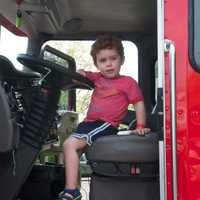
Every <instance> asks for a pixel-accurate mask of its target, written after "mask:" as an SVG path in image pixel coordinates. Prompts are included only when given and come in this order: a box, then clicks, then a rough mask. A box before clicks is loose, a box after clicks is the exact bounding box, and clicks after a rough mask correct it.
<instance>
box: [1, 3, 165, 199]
mask: <svg viewBox="0 0 200 200" xmlns="http://www.w3.org/2000/svg"><path fill="white" fill-rule="evenodd" d="M0 25H1V26H3V27H5V28H6V29H7V30H8V31H10V32H12V33H14V34H15V35H17V36H20V37H26V38H28V44H27V51H26V52H25V54H19V55H18V56H17V60H18V62H20V63H21V64H23V66H24V69H23V70H22V71H19V70H17V69H16V68H15V66H14V64H13V63H12V62H11V61H9V59H8V58H6V55H4V56H2V55H1V57H0V83H1V87H2V88H0V91H1V95H2V98H0V102H1V101H2V103H1V104H2V105H5V106H4V107H5V109H4V110H3V111H2V112H5V113H7V114H6V118H5V119H4V121H6V119H8V121H9V120H10V117H13V116H15V117H16V118H17V120H19V121H17V122H16V124H15V125H13V124H12V123H4V126H5V127H4V131H6V132H8V134H6V136H5V135H3V134H2V132H1V133H0V188H7V189H5V190H4V191H2V192H1V193H2V194H0V199H2V200H12V199H17V198H18V199H20V200H32V199H34V200H35V199H37V200H40V199H43V200H53V199H55V198H56V195H57V194H58V193H59V192H60V189H62V187H63V186H64V170H63V165H61V164H58V165H57V166H56V167H55V166H54V168H52V166H53V165H51V167H50V168H49V166H48V169H49V171H48V172H49V173H52V174H54V175H53V176H52V177H51V178H52V179H51V178H50V179H51V180H50V182H51V186H49V185H48V184H49V183H48V184H46V185H45V186H44V187H43V186H41V187H43V190H44V192H43V194H40V196H32V195H31V196H32V197H31V196H29V195H30V194H32V191H31V189H30V188H35V194H37V195H38V194H39V193H40V191H39V189H41V187H38V185H37V183H38V182H39V181H38V177H43V179H45V178H46V177H47V176H48V175H47V173H48V172H47V170H46V169H45V168H42V165H40V168H38V166H37V169H36V167H35V163H37V162H38V160H40V161H41V160H43V161H42V163H45V155H46V154H48V152H49V151H51V150H49V149H47V148H46V147H47V146H48V145H49V144H53V143H55V142H58V138H59V139H61V140H63V139H62V135H61V134H60V135H59V134H58V135H59V137H57V136H55V134H53V135H54V136H55V137H51V136H52V134H51V133H52V132H54V131H55V130H56V131H60V133H61V132H62V131H63V132H64V131H66V130H71V131H72V130H74V128H75V126H76V123H77V121H78V116H77V113H76V112H75V111H76V100H77V98H76V93H75V90H76V89H86V90H91V89H92V88H93V83H92V82H91V81H89V80H87V79H86V78H85V79H84V78H83V77H82V76H81V75H77V73H75V71H76V68H77V66H76V64H77V61H76V59H75V58H74V57H72V56H71V55H67V53H66V52H61V51H60V50H59V49H55V47H50V46H49V45H46V44H48V42H49V41H94V40H95V39H96V37H97V36H98V35H101V34H112V35H114V36H117V37H119V38H120V39H121V40H122V41H130V42H132V43H134V44H135V45H136V47H137V51H138V58H137V59H138V79H137V81H138V83H139V86H140V87H141V89H142V92H143V95H144V102H145V107H146V111H147V115H148V119H149V118H150V120H149V124H150V126H151V129H152V132H153V133H152V134H149V136H147V137H143V138H142V137H140V138H137V136H133V137H135V138H129V137H130V136H127V137H126V138H125V139H124V138H123V136H119V137H118V138H121V139H120V142H122V143H120V142H119V141H118V138H117V139H116V138H113V141H114V142H113V143H115V145H116V146H115V147H113V148H114V149H115V148H117V146H118V147H119V146H123V145H124V146H127V149H126V150H125V152H127V154H126V153H125V154H126V155H127V156H125V158H124V160H123V159H122V160H118V161H117V159H121V157H123V156H121V155H120V156H118V155H115V154H116V153H117V152H120V150H119V151H116V152H115V151H112V150H111V149H110V148H111V147H112V144H110V143H109V141H107V143H106V142H105V144H101V142H102V143H103V142H104V139H102V141H99V143H97V144H96V146H95V145H94V146H93V147H92V148H91V149H90V150H88V152H87V153H86V156H87V158H88V160H89V163H90V165H91V168H92V170H93V171H94V175H92V178H91V186H90V190H91V192H90V200H100V199H101V200H102V199H104V200H107V199H106V198H104V197H102V196H98V195H97V196H96V193H101V191H102V190H104V189H105V188H104V186H103V185H102V183H103V184H105V186H106V187H107V190H106V191H105V193H108V194H109V192H110V193H111V195H113V197H111V198H109V200H114V199H115V200H119V199H120V198H121V199H122V196H120V194H118V193H116V195H118V197H117V196H115V195H114V192H113V191H112V189H113V188H112V187H110V186H111V185H113V184H117V185H118V186H119V187H121V186H122V185H121V184H122V183H123V184H127V188H126V191H125V193H124V191H122V190H119V191H120V192H121V193H122V194H123V197H124V195H125V194H126V195H128V196H126V195H125V196H126V197H127V198H123V199H128V197H129V196H130V195H134V192H135V193H136V196H137V197H138V198H139V199H141V200H147V199H151V200H153V199H154V200H155V199H156V200H157V199H159V186H158V185H159V178H158V177H159V170H158V140H159V138H158V136H159V134H158V133H157V132H156V131H157V130H159V131H161V129H162V119H161V118H158V116H156V117H155V116H152V111H154V112H155V106H156V105H157V104H158V102H157V100H160V98H159V97H158V95H159V94H161V93H162V92H160V93H159V91H158V84H157V79H158V78H159V77H158V66H157V64H156V61H157V57H158V56H157V1H156V0H148V1H146V0H117V1H116V0H109V1H108V0H101V1H98V0H84V1H79V0H6V1H0ZM0 40H1V39H0ZM9 45H10V44H9ZM12 48H13V49H14V48H17V47H15V46H13V47H12ZM21 53H24V52H21ZM47 54H48V55H49V54H52V55H54V56H56V57H58V58H59V59H62V60H63V61H62V62H61V63H55V62H53V61H52V60H48V58H47V59H46V58H45V55H47ZM133 58H134V57H133ZM62 65H63V66H64V65H65V66H64V67H63V66H62ZM66 66H67V67H66ZM130 67H133V68H134V66H130ZM66 68H67V69H66ZM52 74H53V75H52ZM73 80H77V81H79V82H80V84H77V85H76V84H74V85H73V84H72V83H73ZM72 85H73V86H72ZM11 88H14V91H15V93H14V100H13V99H9V98H13V95H9V94H10V93H12V91H13V89H11ZM27 88H28V89H27ZM46 88H48V89H49V92H48V95H46V94H45V93H44V90H45V89H46ZM63 88H65V90H67V89H69V93H68V96H67V98H68V100H67V101H68V105H69V106H68V109H69V111H68V112H67V114H66V115H65V116H64V114H63V113H59V116H58V114H57V109H58V103H59V99H60V94H61V93H62V92H63ZM7 95H8V96H9V98H8V99H9V101H10V102H13V101H16V102H18V103H16V104H15V106H16V108H14V109H13V108H12V109H11V108H10V110H9V107H10V102H8V103H7V102H6V99H7V98H6V97H5V96H7ZM161 95H162V94H161ZM160 101H162V100H160ZM19 102H20V103H19ZM20 106H21V107H20ZM162 106H163V105H162V103H161V105H160V108H159V109H160V111H161V110H162ZM19 107H20V108H19ZM156 109H158V108H156ZM160 113H161V112H160ZM151 119H153V120H154V121H153V122H152V120H151ZM57 121H59V125H58V124H56V122H57ZM2 123H3V122H2ZM19 124H20V126H18V125H19ZM60 124H61V125H60ZM41 125H42V126H41ZM57 126H58V127H59V128H60V129H59V128H58V129H57V128H55V127H57ZM67 128H68V129H67ZM154 131H155V132H156V133H155V132H154ZM159 131H158V132H159ZM127 140H129V141H131V142H132V144H130V145H126V142H127ZM136 141H137V142H136ZM137 143H138V144H141V145H140V147H138V146H137V145H135V144H137ZM106 144H107V145H108V146H106ZM101 145H102V146H101ZM134 145H135V146H137V150H135V149H134V148H132V146H134ZM44 146H45V147H44ZM144 146H145V149H146V150H147V149H148V150H147V151H148V153H147V154H146V153H145V152H144V150H143V149H142V148H143V147H144ZM48 147H49V146H48ZM99 148H100V149H102V152H103V153H102V154H101V155H98V153H97V154H95V153H94V151H98V149H99ZM103 149H106V150H107V151H110V152H111V153H110V154H109V155H110V157H109V155H107V154H106V152H104V151H103ZM122 149H123V148H122ZM41 151H42V152H43V154H42V155H41ZM58 151H59V152H60V151H61V148H60V146H59V147H57V146H54V150H53V154H51V155H54V153H55V154H56V153H57V152H58ZM123 151H124V149H123V150H122V152H123ZM138 152H140V153H138ZM104 153H105V157H104V156H103V155H104ZM112 153H113V154H112ZM38 155H40V156H41V158H38ZM132 155H133V156H134V155H135V158H132ZM98 156H99V157H98ZM101 156H102V157H101ZM104 158H105V160H103V164H102V165H101V164H99V165H98V164H97V163H98V161H99V162H101V159H104ZM49 159H50V158H49ZM58 159H60V158H58ZM61 159H62V158H61ZM109 159H110V160H109ZM142 159H143V160H142ZM95 162H97V163H96V165H95ZM112 162H116V163H118V164H119V163H125V165H126V164H127V163H128V165H127V166H132V167H133V166H136V165H138V166H141V171H142V170H144V174H142V175H141V176H140V175H136V178H137V181H136V182H137V183H139V187H140V188H141V189H139V188H138V186H137V184H136V182H135V180H132V179H131V177H130V176H129V175H126V173H125V174H122V175H121V176H120V178H119V179H113V176H115V175H112V173H113V172H111V171H112V170H111V171H109V170H108V171H106V170H105V171H104V172H105V174H106V175H105V174H103V175H102V177H101V175H97V174H98V173H100V174H101V167H102V166H103V168H104V167H105V168H106V169H108V168H109V169H112V167H113V165H112ZM105 163H107V165H105V166H104V164H105ZM130 163H131V164H130ZM133 163H136V165H135V164H133ZM141 163H145V164H144V166H143V164H141ZM146 164H147V165H146ZM97 165H98V167H97V168H95V166H97ZM119 167H122V168H123V170H125V171H126V170H127V169H128V168H129V167H126V166H125V167H123V166H121V165H120V166H119ZM55 168H56V170H57V171H56V170H55ZM33 169H35V173H34V174H33ZM131 169H133V168H131ZM123 170H122V171H123ZM2 172H3V173H2ZM109 173H110V174H111V175H110V176H108V178H107V174H109ZM41 174H43V175H41ZM103 177H104V178H103ZM105 177H106V178H105ZM141 177H142V178H141ZM140 178H141V180H140ZM41 179H42V178H41ZM105 179H106V180H105ZM147 179H148V180H150V181H146V180H147ZM33 180H34V181H33ZM138 180H139V181H138ZM104 181H105V182H104ZM47 185H48V186H47ZM132 185H134V187H136V188H137V190H133V191H131V192H130V191H129V189H130V188H132ZM11 186H12V187H11ZM48 187H49V188H48ZM122 187H123V186H122ZM9 188H10V189H9ZM36 188H38V189H37V190H36ZM108 188H110V191H109V190H108ZM142 188H143V189H144V190H145V192H144V193H143V192H142ZM37 191H38V192H37ZM47 193H48V194H47ZM45 195H46V196H45Z"/></svg>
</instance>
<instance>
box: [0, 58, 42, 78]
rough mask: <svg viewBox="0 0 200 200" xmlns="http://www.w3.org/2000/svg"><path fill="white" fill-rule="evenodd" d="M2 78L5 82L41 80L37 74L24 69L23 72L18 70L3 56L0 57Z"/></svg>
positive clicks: (0, 74)
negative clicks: (11, 80) (12, 80)
mask: <svg viewBox="0 0 200 200" xmlns="http://www.w3.org/2000/svg"><path fill="white" fill-rule="evenodd" d="M0 76H1V78H3V79H5V80H10V79H33V78H40V77H41V75H40V74H39V73H37V72H34V71H32V70H30V69H29V68H26V67H24V68H23V70H22V71H20V70H17V69H16V68H15V67H14V65H13V64H12V62H11V61H10V60H9V59H8V58H6V57H5V56H3V55H0Z"/></svg>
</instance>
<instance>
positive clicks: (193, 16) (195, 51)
mask: <svg viewBox="0 0 200 200" xmlns="http://www.w3.org/2000/svg"><path fill="white" fill-rule="evenodd" d="M199 9H200V1H199V0H190V12H189V15H190V16H189V19H190V23H189V25H190V26H189V33H190V34H189V44H190V45H189V47H190V48H189V55H190V61H191V64H192V66H193V68H194V69H195V70H196V71H198V72H200V12H199Z"/></svg>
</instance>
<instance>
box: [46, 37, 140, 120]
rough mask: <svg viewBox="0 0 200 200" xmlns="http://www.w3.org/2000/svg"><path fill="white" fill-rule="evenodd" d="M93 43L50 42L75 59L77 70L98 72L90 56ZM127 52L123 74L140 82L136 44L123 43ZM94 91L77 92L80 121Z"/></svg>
mask: <svg viewBox="0 0 200 200" xmlns="http://www.w3.org/2000/svg"><path fill="white" fill-rule="evenodd" d="M92 44H93V41H49V42H47V43H46V44H45V45H49V46H51V47H53V48H55V49H59V50H60V51H62V52H63V53H65V54H68V55H69V56H71V57H73V58H74V59H75V61H76V69H77V70H78V69H85V70H89V71H97V69H96V67H95V66H94V64H93V60H92V57H91V56H90V48H91V45H92ZM123 46H124V52H125V62H124V64H123V66H122V68H121V74H123V75H129V76H131V77H133V78H134V79H135V80H136V81H137V80H138V50H137V47H136V45H135V44H134V43H132V42H129V41H124V42H123ZM91 94H92V91H90V90H83V89H81V90H76V111H77V112H78V113H79V120H82V119H83V118H84V117H85V114H86V112H87V108H88V105H89V102H90V97H91Z"/></svg>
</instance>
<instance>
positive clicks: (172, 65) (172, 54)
mask: <svg viewBox="0 0 200 200" xmlns="http://www.w3.org/2000/svg"><path fill="white" fill-rule="evenodd" d="M165 52H167V53H169V70H170V127H171V148H172V195H173V200H177V157H176V149H177V148H176V142H177V141H176V50H175V45H174V43H173V42H172V41H170V40H167V39H166V40H165Z"/></svg>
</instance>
